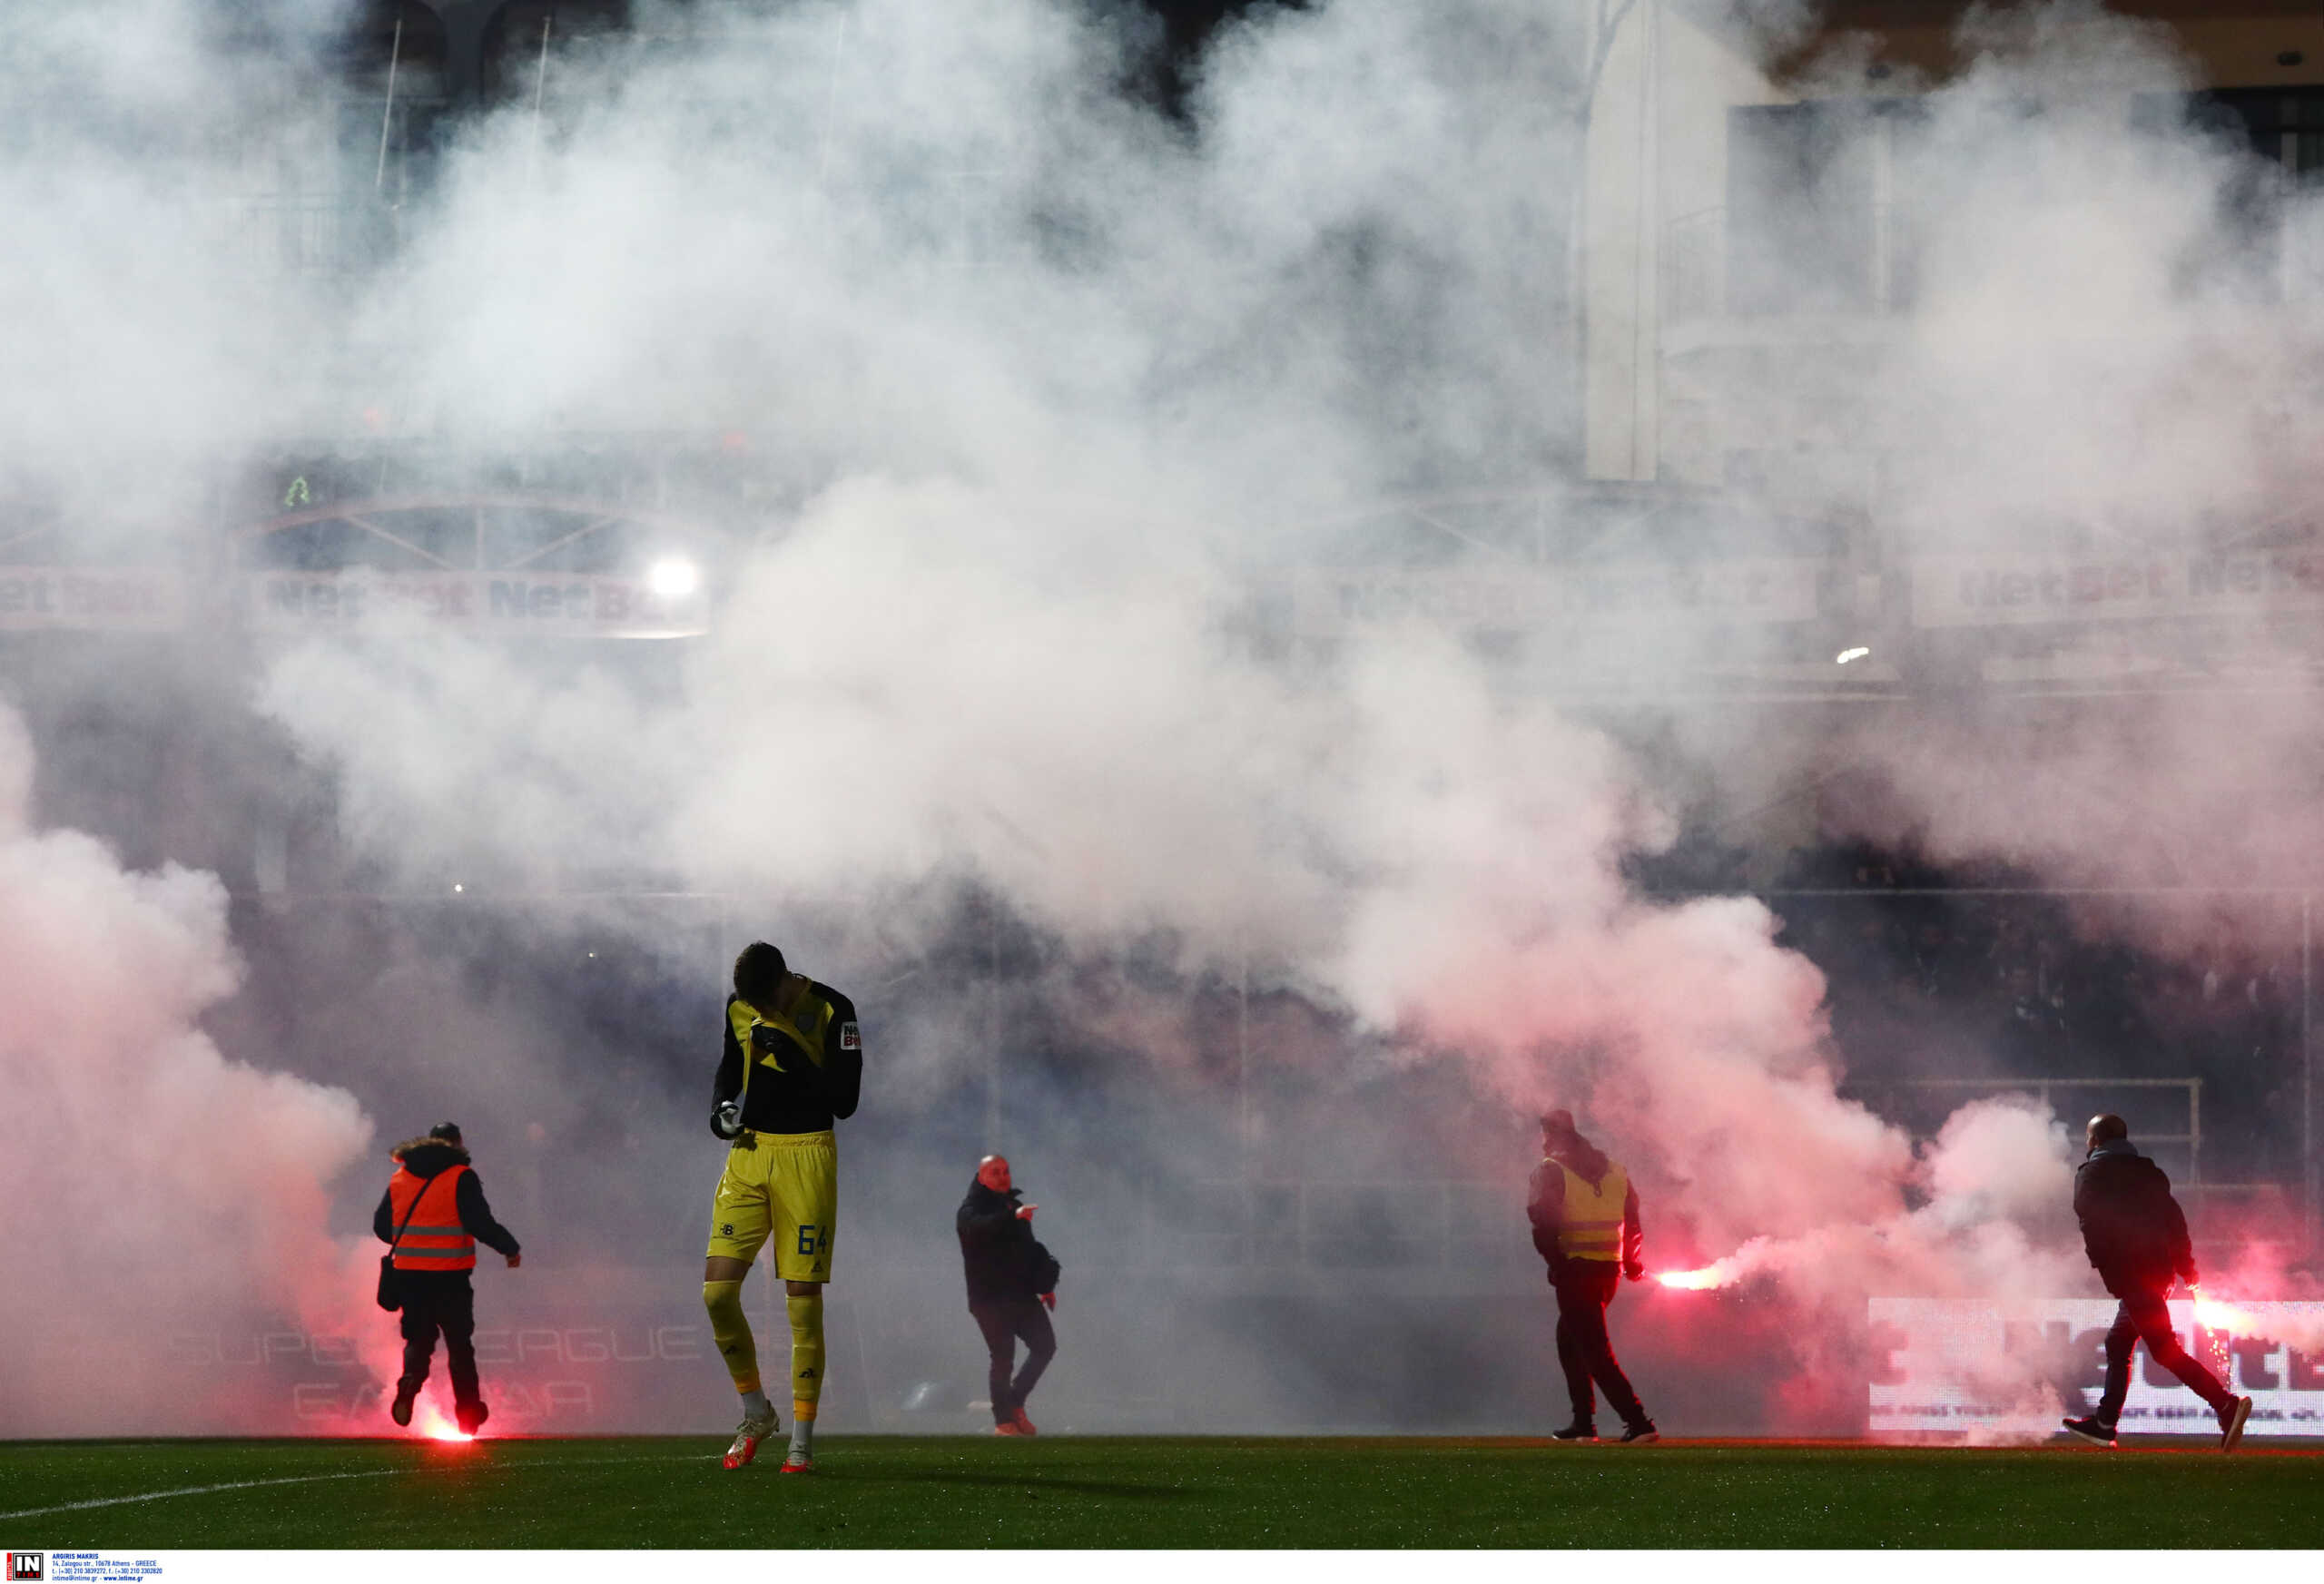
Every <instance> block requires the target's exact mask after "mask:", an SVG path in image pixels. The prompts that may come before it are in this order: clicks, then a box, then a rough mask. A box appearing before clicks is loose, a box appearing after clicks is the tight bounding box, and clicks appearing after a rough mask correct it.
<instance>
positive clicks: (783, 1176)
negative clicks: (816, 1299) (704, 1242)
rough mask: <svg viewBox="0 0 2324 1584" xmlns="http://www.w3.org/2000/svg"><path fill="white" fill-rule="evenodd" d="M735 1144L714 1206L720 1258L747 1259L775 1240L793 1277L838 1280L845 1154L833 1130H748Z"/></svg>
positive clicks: (777, 1256)
mask: <svg viewBox="0 0 2324 1584" xmlns="http://www.w3.org/2000/svg"><path fill="white" fill-rule="evenodd" d="M746 1136H748V1137H750V1138H751V1139H752V1143H751V1145H750V1146H748V1147H737V1148H734V1149H731V1150H729V1151H728V1152H727V1155H726V1170H725V1173H724V1176H721V1177H720V1178H719V1179H718V1194H717V1197H716V1200H715V1201H714V1204H713V1205H712V1208H711V1216H710V1225H711V1234H710V1248H709V1253H710V1254H713V1255H716V1256H723V1257H724V1258H727V1259H738V1260H741V1261H742V1262H743V1264H750V1263H751V1262H753V1260H755V1259H757V1257H758V1254H759V1250H760V1249H762V1248H763V1247H765V1246H766V1245H767V1244H768V1243H769V1241H770V1240H772V1242H773V1254H774V1269H775V1274H777V1275H779V1276H781V1277H782V1278H783V1280H784V1281H786V1282H828V1281H830V1280H831V1279H832V1235H833V1234H834V1233H835V1232H837V1231H838V1225H837V1223H838V1220H839V1153H838V1151H837V1150H836V1149H835V1148H834V1147H833V1146H832V1136H831V1135H830V1134H829V1133H759V1134H753V1135H746Z"/></svg>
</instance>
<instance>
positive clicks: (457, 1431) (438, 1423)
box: [411, 1400, 476, 1443]
mask: <svg viewBox="0 0 2324 1584" xmlns="http://www.w3.org/2000/svg"><path fill="white" fill-rule="evenodd" d="M411 1428H412V1429H413V1430H415V1431H417V1432H419V1434H421V1435H423V1436H425V1437H427V1438H428V1440H429V1441H458V1442H462V1443H465V1442H468V1441H474V1440H475V1439H476V1437H474V1436H472V1435H470V1434H469V1433H468V1432H467V1431H465V1430H462V1429H461V1428H460V1427H459V1425H458V1422H456V1421H454V1419H453V1418H452V1416H451V1415H450V1414H448V1413H446V1412H444V1411H443V1410H442V1409H441V1408H438V1407H437V1406H436V1404H434V1403H433V1402H427V1401H425V1400H422V1401H420V1402H415V1403H413V1404H412V1415H411Z"/></svg>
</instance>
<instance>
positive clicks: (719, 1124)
mask: <svg viewBox="0 0 2324 1584" xmlns="http://www.w3.org/2000/svg"><path fill="white" fill-rule="evenodd" d="M710 1130H711V1132H713V1133H714V1134H716V1135H717V1136H719V1137H721V1138H732V1137H734V1136H735V1135H736V1134H738V1133H740V1132H742V1130H743V1107H742V1102H740V1101H738V1100H726V1101H724V1102H722V1103H721V1104H720V1105H719V1106H718V1107H717V1108H716V1109H715V1110H714V1111H712V1112H711V1114H710Z"/></svg>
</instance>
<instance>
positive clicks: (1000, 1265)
mask: <svg viewBox="0 0 2324 1584" xmlns="http://www.w3.org/2000/svg"><path fill="white" fill-rule="evenodd" d="M1018 1199H1019V1194H1018V1190H1017V1186H1016V1185H1015V1184H1014V1183H1012V1182H1010V1181H1009V1162H1008V1159H1007V1158H1006V1157H1005V1156H998V1155H989V1156H985V1157H984V1159H982V1160H980V1161H979V1162H978V1163H977V1175H976V1176H975V1177H974V1178H973V1179H971V1180H970V1184H969V1192H968V1196H967V1197H966V1198H964V1199H962V1200H961V1201H960V1211H959V1213H958V1214H956V1215H954V1216H953V1218H952V1227H953V1230H954V1231H955V1232H956V1233H958V1234H959V1235H960V1268H961V1271H962V1274H965V1275H966V1276H967V1278H968V1284H969V1313H970V1314H971V1315H973V1316H975V1318H976V1323H977V1329H978V1330H979V1331H980V1332H981V1333H984V1345H985V1352H986V1353H988V1354H989V1355H990V1371H989V1381H990V1388H991V1390H990V1396H991V1398H992V1431H993V1433H994V1434H995V1435H1031V1434H1033V1433H1034V1432H1033V1422H1032V1421H1031V1420H1029V1419H1028V1418H1026V1417H1025V1399H1026V1398H1028V1397H1029V1396H1031V1395H1032V1394H1033V1387H1034V1386H1035V1385H1036V1384H1037V1383H1039V1381H1040V1378H1041V1372H1042V1371H1043V1370H1046V1369H1048V1368H1049V1360H1050V1359H1052V1358H1054V1357H1056V1356H1057V1332H1056V1330H1055V1329H1054V1328H1053V1327H1052V1326H1051V1325H1050V1324H1049V1311H1050V1310H1053V1309H1055V1308H1056V1307H1057V1282H1058V1275H1059V1270H1058V1263H1057V1261H1056V1259H1055V1258H1054V1257H1052V1256H1051V1254H1049V1250H1048V1249H1046V1248H1043V1247H1042V1246H1041V1244H1040V1240H1039V1238H1037V1237H1035V1236H1034V1235H1033V1212H1034V1211H1035V1210H1036V1209H1038V1208H1039V1206H1038V1205H1022V1204H1019V1203H1018ZM1019 1337H1022V1338H1024V1339H1025V1367H1024V1368H1023V1369H1022V1370H1020V1371H1019V1372H1017V1375H1016V1378H1015V1379H1014V1380H1011V1379H1010V1378H1009V1370H1010V1368H1011V1366H1012V1365H1013V1364H1014V1363H1015V1361H1016V1354H1017V1339H1018V1338H1019Z"/></svg>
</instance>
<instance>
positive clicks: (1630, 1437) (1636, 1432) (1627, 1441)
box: [1621, 1419, 1662, 1446]
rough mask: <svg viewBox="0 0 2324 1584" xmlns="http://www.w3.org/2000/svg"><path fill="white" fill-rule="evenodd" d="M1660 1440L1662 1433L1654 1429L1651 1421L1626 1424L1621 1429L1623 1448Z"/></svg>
mask: <svg viewBox="0 0 2324 1584" xmlns="http://www.w3.org/2000/svg"><path fill="white" fill-rule="evenodd" d="M1661 1439H1662V1432H1660V1431H1659V1430H1657V1429H1655V1428H1654V1421H1652V1420H1651V1419H1641V1420H1640V1421H1639V1422H1637V1423H1636V1424H1626V1425H1624V1426H1623V1427H1622V1440H1621V1444H1622V1445H1624V1446H1630V1445H1632V1444H1634V1443H1636V1442H1640V1441H1660V1440H1661Z"/></svg>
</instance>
